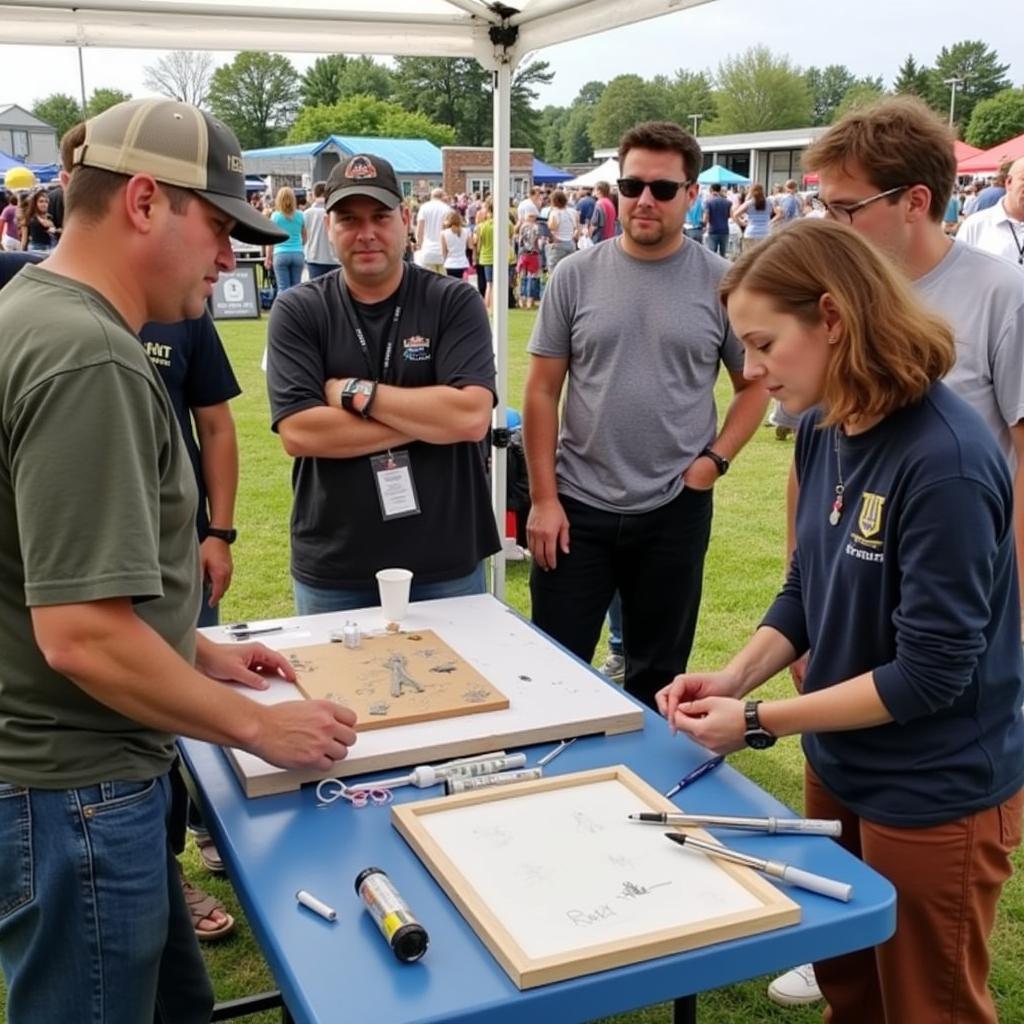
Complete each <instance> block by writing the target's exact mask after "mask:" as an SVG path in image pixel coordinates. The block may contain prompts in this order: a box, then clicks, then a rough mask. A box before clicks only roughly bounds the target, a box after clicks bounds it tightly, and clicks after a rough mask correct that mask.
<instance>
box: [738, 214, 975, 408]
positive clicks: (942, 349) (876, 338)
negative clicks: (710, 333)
mask: <svg viewBox="0 0 1024 1024" xmlns="http://www.w3.org/2000/svg"><path fill="white" fill-rule="evenodd" d="M741 287H742V288H746V289H749V290H750V291H753V292H757V293H759V294H761V295H765V296H768V297H769V298H770V299H771V301H772V303H773V305H774V307H775V309H777V310H778V311H779V312H781V313H789V314H791V315H792V316H795V317H796V318H797V319H798V320H800V321H802V322H803V323H806V324H808V325H817V324H820V323H821V318H822V313H821V305H820V303H821V298H822V296H823V295H825V294H826V293H828V295H830V296H831V298H832V300H833V301H834V302H835V304H836V307H837V308H838V310H839V317H840V320H841V322H842V330H841V333H840V334H839V337H838V339H837V340H836V344H835V346H834V355H833V357H832V359H831V360H830V361H829V364H828V368H827V370H826V371H825V384H824V388H823V391H822V405H823V406H824V416H823V418H822V421H821V425H822V426H826V427H827V426H831V425H832V424H835V423H841V422H843V421H844V420H847V419H849V418H850V417H851V416H888V415H889V414H890V413H892V412H895V411H896V410H897V409H901V408H903V407H904V406H906V405H912V404H914V403H915V402H919V401H920V400H921V399H922V398H923V397H924V396H925V393H926V392H927V391H928V389H929V388H930V387H931V385H932V384H933V383H934V382H935V381H937V380H939V379H941V378H942V377H944V376H945V375H946V373H948V372H949V370H950V369H951V368H952V366H953V361H954V359H955V358H956V349H955V346H954V341H953V329H952V328H951V327H950V326H949V324H947V323H946V321H945V320H943V319H941V318H940V317H938V316H935V315H934V314H932V313H930V312H929V311H928V310H927V309H925V307H924V306H923V305H922V304H921V302H920V300H919V299H918V298H917V296H916V295H915V294H914V292H913V290H912V289H911V287H910V285H909V284H908V283H907V282H906V281H905V280H904V279H903V277H902V276H901V275H900V274H899V273H898V272H897V271H896V270H894V269H893V267H892V265H891V263H890V261H889V260H887V259H885V257H883V256H882V255H881V253H879V252H878V250H877V249H875V248H874V247H873V246H872V245H871V244H870V243H869V242H867V241H865V240H864V239H863V238H862V237H861V236H860V235H859V234H857V232H856V231H854V230H853V229H852V228H849V227H846V226H845V225H843V224H837V223H835V222H833V221H826V220H817V219H815V220H804V221H800V220H796V221H791V222H790V223H789V224H788V225H787V226H786V227H784V228H783V229H782V230H780V231H778V232H776V233H775V234H773V235H772V236H770V237H769V238H767V239H765V241H763V242H761V244H760V245H758V246H757V247H756V248H755V249H751V250H748V251H747V252H745V253H744V254H743V255H742V256H740V258H739V259H738V260H737V261H736V262H735V263H734V264H733V265H732V267H731V268H730V269H729V271H728V273H726V275H725V277H724V278H723V279H722V283H721V285H720V287H719V294H720V295H721V298H722V301H723V302H724V303H727V302H728V300H729V296H730V295H731V294H732V293H733V292H735V291H736V290H737V289H738V288H741Z"/></svg>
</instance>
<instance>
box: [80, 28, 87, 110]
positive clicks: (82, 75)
mask: <svg viewBox="0 0 1024 1024" xmlns="http://www.w3.org/2000/svg"><path fill="white" fill-rule="evenodd" d="M78 84H79V86H80V87H81V89H82V120H83V121H84V120H85V119H86V117H88V115H87V114H86V112H85V108H86V100H85V63H84V61H83V60H82V48H81V47H80V46H79V47H78Z"/></svg>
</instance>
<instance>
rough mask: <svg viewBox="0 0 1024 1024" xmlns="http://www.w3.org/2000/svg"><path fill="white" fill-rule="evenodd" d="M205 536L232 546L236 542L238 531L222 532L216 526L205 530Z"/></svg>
mask: <svg viewBox="0 0 1024 1024" xmlns="http://www.w3.org/2000/svg"><path fill="white" fill-rule="evenodd" d="M206 536H207V537H216V538H217V539H218V540H222V541H224V542H225V543H227V544H234V543H235V541H236V540H238V531H237V530H234V529H231V530H222V529H221V528H220V527H218V526H208V527H207V528H206Z"/></svg>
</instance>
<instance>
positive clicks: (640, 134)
mask: <svg viewBox="0 0 1024 1024" xmlns="http://www.w3.org/2000/svg"><path fill="white" fill-rule="evenodd" d="M631 149H653V150H654V151H655V152H660V153H678V154H679V155H680V156H681V157H682V158H683V172H684V173H685V174H686V177H687V178H688V179H689V180H690V181H696V180H697V175H698V174H700V169H701V166H702V165H703V163H704V154H703V153H701V150H700V146H699V145H698V143H697V140H696V139H695V138H694V137H693V136H692V135H691V134H690V133H689V132H687V131H684V130H683V129H682V128H680V127H679V125H677V124H676V123H675V122H674V121H645V122H644V123H643V124H638V125H636V126H635V127H633V128H630V129H629V131H628V132H626V134H625V135H623V136H622V141H621V142H620V143H619V167H620V168H621V167H622V165H623V164H624V163H625V162H626V155H627V154H628V153H629V151H630V150H631Z"/></svg>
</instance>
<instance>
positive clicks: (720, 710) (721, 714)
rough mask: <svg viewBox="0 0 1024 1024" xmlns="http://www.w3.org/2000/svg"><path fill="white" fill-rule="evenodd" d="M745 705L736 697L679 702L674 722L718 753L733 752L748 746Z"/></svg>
mask: <svg viewBox="0 0 1024 1024" xmlns="http://www.w3.org/2000/svg"><path fill="white" fill-rule="evenodd" d="M680 678H685V677H680ZM743 709H744V702H743V701H742V700H737V699H735V698H733V697H703V698H701V699H699V700H693V701H689V702H682V703H679V704H678V705H677V706H676V710H675V713H674V716H673V718H672V720H671V722H670V725H672V726H674V728H673V732H681V733H684V734H685V735H687V736H689V737H690V739H692V740H693V741H694V742H695V743H699V744H700V745H701V746H702V747H706V748H707V749H708V750H711V751H713V752H714V753H716V754H731V753H732V752H733V751H734V750H740V749H742V748H743V747H744V746H745V740H744V734H745V733H746V731H747V723H746V717H745V715H744V713H743Z"/></svg>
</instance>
